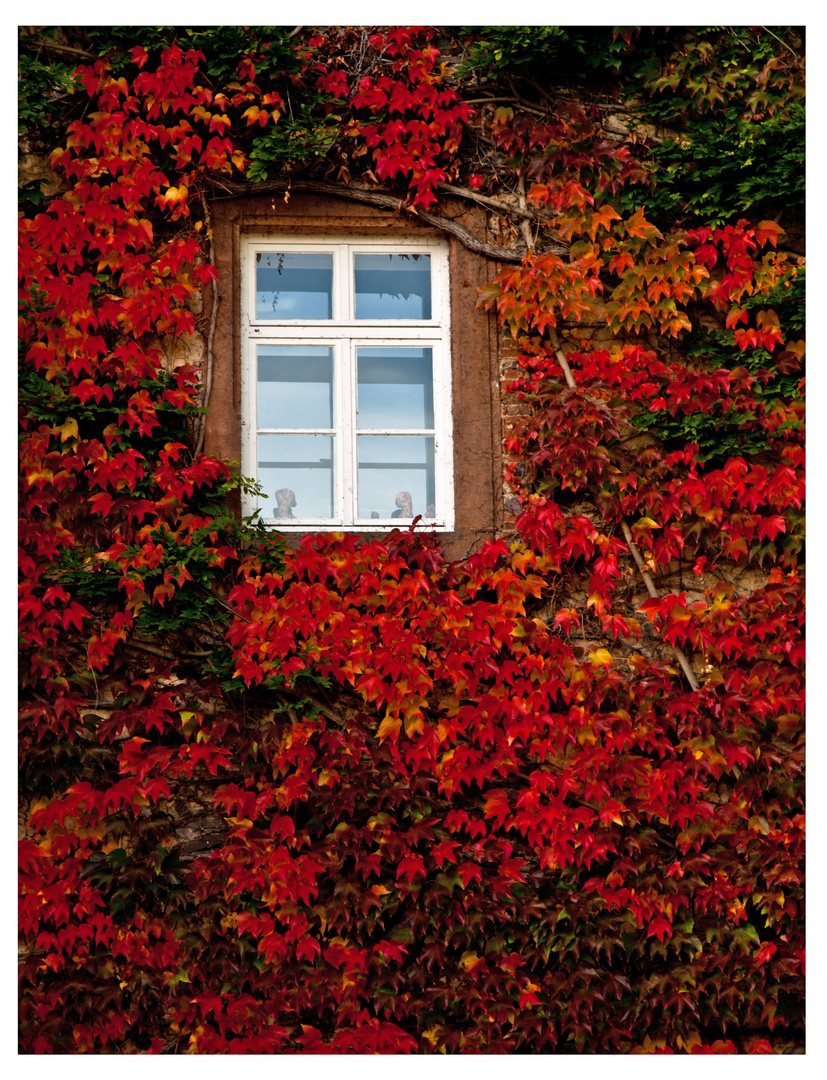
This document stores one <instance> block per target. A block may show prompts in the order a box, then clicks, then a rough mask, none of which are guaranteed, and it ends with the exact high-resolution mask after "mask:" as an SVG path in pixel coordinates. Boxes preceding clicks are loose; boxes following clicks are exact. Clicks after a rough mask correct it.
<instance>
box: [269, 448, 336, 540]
mask: <svg viewBox="0 0 827 1080" xmlns="http://www.w3.org/2000/svg"><path fill="white" fill-rule="evenodd" d="M258 480H259V483H260V484H261V487H262V489H263V491H264V493H265V495H267V496H268V498H267V501H266V502H263V504H262V507H261V509H262V511H263V513H264V516H265V517H268V518H271V517H275V518H276V520H280V519H281V520H285V521H290V520H294V519H301V518H332V517H333V438H332V436H330V435H259V437H258Z"/></svg>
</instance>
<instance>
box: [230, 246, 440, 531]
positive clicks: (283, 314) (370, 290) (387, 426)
mask: <svg viewBox="0 0 827 1080" xmlns="http://www.w3.org/2000/svg"><path fill="white" fill-rule="evenodd" d="M241 263H242V277H241V338H242V472H243V473H244V475H245V476H251V477H254V478H255V479H256V481H257V483H258V485H259V487H260V489H261V491H262V493H263V494H264V495H266V496H267V498H266V499H261V500H256V499H255V498H254V497H252V496H249V497H248V502H247V505H246V506H245V507H244V510H245V512H246V513H252V512H253V511H254V510H256V509H260V510H261V516H262V519H263V520H264V521H265V522H267V523H269V524H273V525H276V526H278V527H279V528H280V529H288V530H302V529H308V528H312V529H324V528H331V529H358V530H360V531H362V530H365V531H368V530H371V529H387V528H390V527H393V526H395V525H402V524H404V523H407V522H410V521H411V520H412V519H413V518H414V517H416V516H420V515H421V517H422V519H423V520H422V524H423V525H425V526H428V527H430V528H435V529H438V530H440V531H449V530H451V529H452V528H453V526H454V505H453V504H454V499H453V470H452V462H453V450H452V426H451V352H450V341H449V311H450V303H449V295H450V293H449V282H448V246H447V244H446V243H444V242H442V241H438V240H433V241H431V240H422V239H413V240H411V239H403V238H399V239H397V238H393V239H391V240H387V239H384V238H383V239H382V240H378V239H374V238H369V239H364V240H360V239H358V238H354V237H348V238H346V239H334V240H330V241H328V240H326V239H320V238H317V237H312V238H309V239H307V240H303V239H301V238H298V237H295V236H293V237H291V238H290V239H289V241H285V242H282V241H280V240H279V239H274V238H273V237H264V238H262V237H245V238H244V240H243V242H242V248H241Z"/></svg>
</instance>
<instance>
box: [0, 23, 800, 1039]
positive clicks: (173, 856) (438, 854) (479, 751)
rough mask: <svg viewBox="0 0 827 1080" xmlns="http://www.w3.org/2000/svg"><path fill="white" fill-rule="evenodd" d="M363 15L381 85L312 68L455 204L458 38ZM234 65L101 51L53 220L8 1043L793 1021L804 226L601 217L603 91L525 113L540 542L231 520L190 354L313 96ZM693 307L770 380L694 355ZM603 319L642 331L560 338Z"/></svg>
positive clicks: (463, 120)
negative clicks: (222, 244)
mask: <svg viewBox="0 0 827 1080" xmlns="http://www.w3.org/2000/svg"><path fill="white" fill-rule="evenodd" d="M369 44H370V47H371V48H372V49H374V50H376V51H377V52H379V53H381V54H382V55H383V56H385V57H386V58H387V60H388V63H387V64H386V67H385V69H384V73H383V74H381V75H370V76H368V75H363V76H360V77H359V78H358V79H354V78H353V77H352V76H351V74H350V72H349V70H348V69H347V68H346V66H344V65H343V64H341V63H339V62H338V61H337V58H336V54H335V49H334V48H333V45H332V44H331V43H330V42H329V41H326V39H325V38H324V37H323V36H322V35H319V36H317V37H313V38H311V40H310V42H309V44H306V45H302V46H299V47H298V54H299V55H300V56H302V57H303V58H304V59H303V61H302V63H303V66H302V70H301V73H300V75H294V76H293V78H294V87H296V86H298V87H299V89H301V87H304V88H305V89H306V88H308V87H309V88H311V89H312V91H313V92H314V93H317V94H321V95H322V96H323V97H324V100H325V101H326V102H327V103H328V104H327V106H326V107H328V108H329V109H330V110H336V109H344V110H345V114H344V118H343V119H342V120H341V123H342V130H343V132H344V135H343V140H344V141H343V143H342V148H343V149H342V154H343V157H342V159H341V160H342V161H345V160H346V161H347V162H349V165H348V166H347V168H348V173H349V172H350V171H351V169H356V168H357V166H358V167H359V169H360V171H363V170H364V168H365V165H364V163H365V162H366V161H369V162H370V165H369V166H368V168H369V171H370V173H371V174H372V176H373V181H375V182H377V183H378V182H392V183H394V184H396V185H397V187H398V186H400V185H402V186H403V187H404V190H405V191H406V193H407V197H408V199H409V202H410V203H411V205H412V206H414V207H416V206H421V207H423V208H425V209H427V208H428V207H433V206H434V205H436V204H437V203H438V185H439V184H440V183H450V182H453V181H454V180H456V179H457V178H458V175H459V173H458V171H457V170H458V168H459V166H458V165H457V164H456V162H457V161H458V160H459V158H458V154H459V151H460V148H461V147H464V146H465V145H466V142H467V140H468V138H469V136H468V128H469V125H471V124H472V123H475V122H479V116H477V120H476V121H475V120H474V117H475V114H474V113H473V112H472V106H470V105H467V104H464V103H463V101H462V100H461V94H460V92H459V90H458V89H457V87H456V85H455V84H454V83H453V82H451V81H450V80H449V78H448V75H447V74H446V71H445V68H444V65H443V64H442V61H441V58H440V56H439V53H438V51H437V49H436V47H435V46H434V44H433V38H432V37H429V35H428V34H426V33H420V32H419V31H417V30H416V29H415V28H414V29H413V30H402V29H394V30H392V31H390V32H388V33H387V34H380V33H378V32H377V33H376V34H374V35H373V36H371V37H370V42H369ZM203 60H204V58H203V56H201V55H200V54H199V53H198V52H196V51H194V50H193V51H189V52H183V51H182V50H181V49H179V48H177V47H173V48H169V49H167V50H165V51H164V53H163V56H162V58H161V61H160V64H159V65H158V66H157V67H155V66H154V65H152V64H150V63H148V59H147V53H146V52H145V50H144V49H143V48H141V47H136V48H135V50H134V51H133V61H134V67H133V69H132V72H131V76H130V77H129V78H127V77H125V76H122V75H118V76H117V77H116V75H115V74H114V73H113V71H112V70H111V69H110V67H109V66H108V64H107V62H106V61H105V60H99V61H96V62H95V63H94V64H92V65H90V66H88V67H86V68H84V69H83V70H82V78H83V85H84V87H85V89H86V91H87V93H88V95H89V99H90V107H89V110H88V111H87V112H86V113H85V115H84V116H83V118H82V119H79V120H76V121H74V122H73V123H72V124H71V125H70V127H69V131H68V138H67V140H66V146H65V148H64V149H63V150H61V151H60V152H58V153H56V154H55V155H54V159H53V166H54V168H55V169H56V170H57V172H58V173H59V174H60V175H61V176H62V177H63V178H65V182H66V185H65V186H66V190H65V192H64V193H63V194H62V195H60V196H58V197H56V198H54V199H53V200H52V201H51V202H50V203H49V205H48V207H47V208H46V209H44V210H43V211H42V212H40V213H38V214H36V215H35V216H33V217H31V218H30V219H26V218H23V219H22V220H21V228H20V289H21V291H20V296H21V339H22V343H23V366H22V372H23V374H22V376H21V388H22V390H23V404H22V407H21V425H22V444H21V498H20V510H21V532H20V535H21V555H20V570H21V585H20V593H21V633H22V641H23V646H22V664H21V673H22V683H23V685H22V693H21V720H20V731H21V742H20V745H21V751H20V752H21V767H22V776H23V782H22V790H23V792H24V795H25V796H26V798H27V800H28V803H27V806H26V811H27V823H28V827H27V830H26V834H25V838H24V839H23V840H22V842H21V847H20V872H21V904H20V924H21V935H22V942H23V954H22V961H21V1048H22V1050H23V1051H24V1052H28V1053H108V1052H126V1053H142V1052H149V1053H158V1052H162V1051H164V1052H170V1051H173V1050H174V1051H177V1052H190V1053H312V1054H316V1053H408V1052H435V1051H442V1052H445V1051H447V1052H483V1053H510V1052H514V1051H518V1050H519V1051H523V1052H525V1051H530V1052H542V1053H548V1052H555V1051H557V1052H573V1051H580V1052H623V1053H628V1052H662V1053H672V1052H695V1053H732V1052H735V1051H736V1050H737V1051H747V1052H750V1053H770V1052H774V1051H784V1050H789V1049H790V1048H791V1047H794V1046H795V1045H798V1044H799V1043H800V1027H801V1023H802V1011H801V1010H802V1006H801V1000H802V992H803V966H804V949H803V930H802V916H803V911H802V878H803V873H802V856H803V835H804V833H803V827H804V813H803V795H802V768H803V721H802V696H803V687H802V663H803V644H802V637H801V630H802V625H803V589H802V566H801V562H800V549H801V507H802V499H803V491H802V469H803V449H802V446H801V431H800V429H801V419H802V416H801V405H800V401H799V400H797V399H795V398H789V397H783V396H778V395H771V394H769V393H766V392H762V388H766V386H767V385H768V384H770V383H771V382H772V380H773V379H775V378H777V376H778V374H779V373H781V374H784V375H792V376H795V375H796V373H797V372H798V369H799V367H800V363H801V360H802V356H803V342H801V341H799V340H798V339H797V338H796V337H795V336H793V335H792V334H790V333H788V332H786V331H785V330H783V329H782V326H781V323H780V321H779V318H778V316H777V314H776V312H775V310H774V307H773V303H774V301H773V297H774V296H776V295H777V292H778V290H779V289H780V288H783V287H784V282H785V281H786V280H788V277H789V265H788V261H787V260H786V258H785V257H784V255H783V254H781V253H779V252H778V251H777V249H776V243H777V240H778V235H779V229H778V227H777V226H776V225H775V224H774V223H773V222H768V221H764V222H749V221H747V220H741V221H739V222H738V223H737V224H734V225H728V226H722V227H708V228H697V229H694V230H686V231H683V232H675V233H667V234H664V233H662V232H661V231H660V230H659V229H658V228H656V227H655V225H653V224H651V223H650V222H649V221H647V219H646V216H645V214H644V212H643V211H641V210H636V211H634V212H631V211H629V212H625V211H622V210H618V209H616V208H615V206H614V205H612V204H611V200H612V198H613V197H614V195H615V194H616V193H617V192H619V191H622V190H624V189H625V188H626V187H627V186H628V185H634V184H636V183H639V182H641V178H642V176H643V171H642V166H641V164H640V162H639V161H638V160H637V159H636V158H635V157H634V156H633V155H632V153H631V152H630V150H629V149H628V147H627V146H626V145H625V144H621V145H617V144H612V143H607V142H606V140H605V139H602V138H601V137H600V135H599V131H598V127H599V125H598V124H597V122H596V121H595V119H594V118H593V117H592V116H591V115H590V114H589V113H588V111H587V110H585V109H581V108H579V107H578V106H575V105H571V104H566V105H565V106H561V107H560V109H559V110H558V112H557V113H556V114H555V115H549V116H547V117H546V118H545V119H543V120H539V119H537V118H536V117H535V116H533V115H532V114H521V113H519V110H518V111H517V112H516V113H515V111H514V110H511V109H499V110H497V113H496V116H495V119H494V121H493V123H492V125H491V129H490V138H491V139H492V140H493V141H494V143H495V144H496V146H497V148H498V151H499V152H502V154H504V155H508V161H509V162H510V165H509V166H508V167H509V168H511V169H512V170H514V175H519V176H522V177H523V178H524V180H525V181H526V183H525V184H524V188H523V190H524V194H525V206H532V205H533V206H535V207H538V208H541V209H542V210H543V212H544V213H545V214H547V215H548V216H547V219H546V220H547V222H548V227H549V228H550V229H552V230H554V233H555V235H556V236H557V237H558V238H559V239H560V240H561V242H565V243H567V244H570V245H571V247H570V252H569V254H568V255H567V256H564V255H561V254H554V253H552V252H550V251H546V252H545V253H543V251H542V250H541V247H540V246H538V247H537V249H532V250H529V251H528V253H527V254H526V255H525V257H524V258H523V259H522V261H521V262H520V264H519V265H512V266H509V267H507V268H505V269H503V270H501V271H500V272H499V273H497V274H496V277H495V278H494V280H493V281H492V284H491V285H490V286H489V287H487V288H486V289H485V290H483V295H482V303H484V304H486V305H487V306H489V307H493V308H495V309H496V311H497V313H498V316H499V318H500V320H501V323H502V325H503V327H504V328H506V329H509V330H511V331H512V332H513V334H514V336H515V337H516V338H517V339H518V343H519V348H520V359H519V364H520V368H521V374H520V376H519V378H518V379H517V380H516V381H515V382H514V383H513V385H512V386H511V387H510V392H511V393H512V394H513V395H514V398H515V400H517V399H519V400H520V401H522V402H523V404H524V412H523V415H522V416H521V417H520V418H519V419H518V420H517V422H516V423H515V425H514V426H513V428H512V430H511V431H510V433H509V437H508V440H507V442H506V450H507V452H508V454H509V460H510V462H511V464H510V465H509V481H510V483H511V485H512V489H513V490H514V491H515V492H516V493H517V495H518V497H519V499H520V502H521V507H522V511H521V515H520V517H519V519H518V521H517V523H516V532H515V534H514V535H512V536H509V537H506V538H504V539H499V540H496V541H491V542H488V543H486V544H484V545H483V547H482V548H481V549H480V550H479V551H477V552H476V553H474V554H472V555H470V556H469V557H467V558H465V559H463V560H460V561H454V562H449V561H446V559H445V557H444V555H443V552H442V549H441V548H440V546H439V543H438V542H437V540H436V538H435V537H433V536H430V535H428V534H427V533H422V532H419V531H417V530H415V529H411V530H409V531H407V532H398V531H394V532H392V533H390V534H388V535H387V536H382V537H380V538H375V537H374V538H359V537H356V536H353V535H343V534H328V535H320V536H307V537H306V538H305V539H304V540H303V541H302V543H301V544H300V546H299V547H298V548H297V549H295V550H286V549H285V547H284V545H283V544H282V543H281V541H280V539H279V538H278V537H277V536H273V535H268V534H266V533H265V532H264V531H263V530H261V529H257V528H255V527H254V526H248V525H244V524H241V525H239V524H238V523H237V522H236V521H235V520H234V519H233V517H232V515H231V514H230V513H229V511H228V510H227V509H226V498H227V494H228V492H229V491H230V490H231V489H232V487H233V485H234V484H236V483H237V481H236V480H234V479H233V477H232V474H231V472H230V470H229V468H228V467H227V466H226V465H225V464H224V463H221V462H219V461H216V460H213V459H211V458H209V457H206V456H204V455H203V454H198V455H195V454H194V453H193V452H192V449H191V447H192V446H193V445H194V435H193V432H194V429H195V427H196V425H197V423H198V407H199V403H200V397H199V394H200V392H201V391H200V380H199V372H198V371H197V370H195V369H193V368H192V367H188V366H178V367H175V368H174V369H173V368H171V366H170V365H169V364H168V363H167V362H166V352H167V351H168V350H169V349H170V348H171V343H172V342H173V341H174V339H176V338H178V337H181V336H186V335H188V334H190V333H192V331H193V330H194V327H195V315H194V314H193V311H194V310H195V305H194V303H193V300H194V298H195V297H196V296H197V294H198V293H199V291H200V290H201V289H202V288H204V287H205V286H206V285H208V284H209V282H210V281H211V279H212V278H213V277H214V276H215V270H214V268H213V267H212V266H211V265H210V263H209V244H208V233H209V219H208V215H207V214H206V195H207V193H208V192H209V183H210V182H211V180H213V179H214V178H215V177H216V176H219V177H220V176H226V177H233V176H238V175H239V174H240V173H243V172H244V170H245V169H246V167H247V163H248V155H247V152H246V150H245V145H246V144H245V143H244V135H245V133H246V132H247V131H248V130H249V128H250V127H251V126H256V127H258V128H262V129H267V126H268V125H271V126H274V127H275V128H277V126H278V122H279V117H280V115H281V113H282V112H283V109H284V104H285V103H284V100H283V98H282V96H281V94H280V93H279V92H278V91H276V90H275V89H271V88H270V87H268V86H267V85H259V83H258V82H257V76H256V63H255V59H254V58H253V57H242V58H240V63H239V69H238V73H237V81H236V82H234V83H231V84H227V85H225V86H223V87H221V88H220V89H215V88H214V87H210V86H208V85H207V81H206V80H205V78H204V76H203V72H202V70H201V69H202V65H203ZM296 92H297V93H298V91H296ZM308 92H309V91H308ZM337 115H340V114H339V113H337ZM475 138H476V136H475ZM464 140H465V142H464ZM465 167H466V166H465V165H463V168H465ZM362 174H363V175H364V173H362ZM341 175H343V174H340V176H341ZM475 178H476V179H475ZM368 179H370V177H368ZM480 184H481V180H480V179H479V176H478V174H477V173H476V172H474V173H472V183H471V188H472V189H473V190H476V189H478V188H479V186H480ZM515 205H516V204H515ZM704 319H712V320H713V323H714V325H716V326H717V327H718V328H719V329H720V330H721V332H724V333H731V334H732V341H733V348H735V349H737V350H738V351H739V352H742V353H743V355H744V363H743V364H741V365H736V366H733V367H725V366H717V367H716V366H714V365H710V364H706V365H705V364H703V363H701V364H698V363H693V362H692V360H691V358H689V357H687V356H685V355H682V354H681V353H680V351H679V350H677V349H676V348H673V345H676V344H679V343H680V341H681V340H682V335H684V334H685V333H686V332H687V331H688V330H690V329H691V328H692V327H693V326H695V325H697V324H698V323H699V321H700V322H703V320H704ZM572 320H581V321H588V320H603V323H604V325H605V327H606V328H607V329H609V330H612V331H614V332H615V333H616V335H617V337H616V339H615V340H609V339H607V338H602V339H601V340H599V341H596V342H594V343H590V342H589V341H588V340H587V339H586V338H585V337H584V338H582V339H581V340H579V341H576V340H574V339H571V338H568V339H567V342H568V344H566V345H565V346H564V345H563V344H561V341H560V338H559V337H558V332H559V334H561V335H562V333H563V329H564V326H565V325H567V324H568V323H570V322H571V321H572ZM716 320H717V321H716ZM752 360H755V362H752ZM759 361H760V362H759ZM653 413H662V414H663V415H664V416H668V417H671V418H673V419H677V420H683V419H684V418H692V417H698V416H700V417H702V418H707V419H709V420H711V421H712V422H715V421H716V418H718V419H720V422H721V424H722V425H723V424H725V423H726V422H728V421H727V418H728V417H731V416H732V415H733V414H737V416H738V425H739V431H740V434H741V437H742V438H743V439H745V440H747V439H749V438H753V439H754V440H757V442H759V443H760V449H759V451H758V452H756V453H752V452H749V451H745V452H744V453H743V454H729V453H726V454H724V455H723V456H722V457H721V458H719V459H717V460H709V459H705V458H704V457H703V455H701V454H700V452H699V447H698V445H697V444H695V443H693V442H691V441H688V440H686V439H684V440H683V442H682V444H681V445H679V446H669V445H667V442H666V441H665V440H663V439H658V438H656V437H654V436H650V435H648V434H647V433H646V430H645V429H644V427H643V426H642V424H641V417H645V416H650V415H651V414H653ZM676 568H677V569H676ZM743 570H749V572H750V574H751V575H752V576H751V577H750V579H749V580H750V585H749V587H745V586H743V584H741V582H742V578H741V577H739V573H740V572H741V571H743ZM676 573H679V574H680V575H681V580H682V582H683V585H682V587H681V588H678V589H670V588H663V587H656V586H655V585H654V582H655V581H658V582H660V581H663V580H666V579H669V580H671V578H670V575H672V576H673V577H674V575H675V574H676ZM650 586H651V588H650ZM647 590H648V599H640V600H639V601H636V602H635V604H632V603H631V600H630V598H631V597H633V596H634V595H638V596H639V597H645V596H646V595H647Z"/></svg>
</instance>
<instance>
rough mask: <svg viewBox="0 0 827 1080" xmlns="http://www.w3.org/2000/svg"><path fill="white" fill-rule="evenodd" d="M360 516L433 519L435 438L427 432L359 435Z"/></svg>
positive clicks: (370, 517)
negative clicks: (419, 516)
mask: <svg viewBox="0 0 827 1080" xmlns="http://www.w3.org/2000/svg"><path fill="white" fill-rule="evenodd" d="M357 448H358V457H359V467H358V484H359V499H358V502H359V517H360V518H363V519H364V518H368V519H372V518H380V519H387V518H398V519H400V520H402V521H405V520H407V521H410V519H411V518H412V517H416V516H417V515H418V514H421V515H422V516H423V517H424V518H433V517H434V516H435V515H434V504H435V502H436V499H435V495H434V439H433V436H427V435H424V436H423V435H360V436H359V437H358V439H357Z"/></svg>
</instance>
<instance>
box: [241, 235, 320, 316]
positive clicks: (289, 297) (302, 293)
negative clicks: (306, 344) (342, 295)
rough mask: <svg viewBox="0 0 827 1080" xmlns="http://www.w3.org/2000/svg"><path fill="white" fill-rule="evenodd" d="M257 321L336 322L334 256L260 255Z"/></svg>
mask: <svg viewBox="0 0 827 1080" xmlns="http://www.w3.org/2000/svg"><path fill="white" fill-rule="evenodd" d="M256 318H257V319H332V318H333V255H332V254H330V253H328V254H315V255H314V254H309V253H308V254H303V253H299V252H295V253H289V252H263V251H258V252H256Z"/></svg>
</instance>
